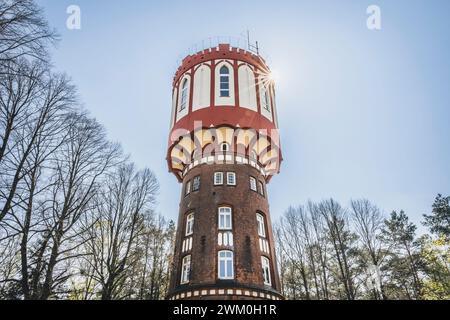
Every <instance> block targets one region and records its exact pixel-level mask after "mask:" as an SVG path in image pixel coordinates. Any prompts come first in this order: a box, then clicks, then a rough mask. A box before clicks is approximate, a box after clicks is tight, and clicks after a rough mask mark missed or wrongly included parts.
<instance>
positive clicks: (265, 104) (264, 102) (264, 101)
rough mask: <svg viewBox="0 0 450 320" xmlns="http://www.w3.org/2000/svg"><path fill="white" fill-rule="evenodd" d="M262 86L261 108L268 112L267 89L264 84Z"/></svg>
mask: <svg viewBox="0 0 450 320" xmlns="http://www.w3.org/2000/svg"><path fill="white" fill-rule="evenodd" d="M262 86H263V89H262V90H263V108H264V109H265V110H267V111H269V112H270V100H269V90H268V88H267V86H266V85H265V84H263V85H262Z"/></svg>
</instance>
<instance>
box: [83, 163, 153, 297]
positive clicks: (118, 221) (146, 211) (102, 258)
mask: <svg viewBox="0 0 450 320" xmlns="http://www.w3.org/2000/svg"><path fill="white" fill-rule="evenodd" d="M157 190H158V183H157V180H156V178H155V176H154V175H153V173H152V172H151V171H150V170H148V169H146V170H143V171H138V172H136V170H135V168H134V165H130V164H128V165H123V166H121V167H119V169H118V170H117V172H116V173H115V174H113V175H111V177H110V178H109V179H108V181H107V183H106V185H105V188H104V189H103V190H102V192H101V193H100V194H99V196H98V197H96V200H95V210H93V211H92V212H91V217H90V220H88V222H87V224H88V225H90V228H89V229H88V235H89V237H88V238H87V239H86V246H87V248H86V250H87V252H89V253H90V254H92V259H88V260H87V261H88V263H90V264H92V267H93V269H94V279H95V280H96V281H97V282H98V283H99V284H100V286H101V299H103V300H112V299H124V298H127V297H129V294H130V292H129V291H127V290H124V288H125V287H126V282H127V281H128V280H129V278H128V277H129V276H130V273H129V272H130V271H131V270H132V266H133V265H134V264H135V263H136V262H137V261H138V260H139V250H135V244H136V242H137V241H138V239H139V238H140V237H141V236H142V235H143V233H144V232H145V223H144V222H145V219H146V217H148V216H149V215H151V207H152V205H153V203H154V201H155V195H156V192H157Z"/></svg>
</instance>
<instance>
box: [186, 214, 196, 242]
mask: <svg viewBox="0 0 450 320" xmlns="http://www.w3.org/2000/svg"><path fill="white" fill-rule="evenodd" d="M193 233H194V214H193V213H190V214H189V215H188V216H187V218H186V236H190V235H192V234H193Z"/></svg>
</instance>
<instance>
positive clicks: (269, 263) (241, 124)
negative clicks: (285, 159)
mask: <svg viewBox="0 0 450 320" xmlns="http://www.w3.org/2000/svg"><path fill="white" fill-rule="evenodd" d="M276 111H277V110H276V104H275V90H274V83H273V77H272V76H271V71H270V69H269V67H268V66H267V64H266V62H265V60H264V59H263V58H262V57H261V56H260V55H259V53H257V52H253V51H251V50H249V48H247V49H242V48H239V47H237V46H236V47H235V46H232V45H230V44H218V45H217V46H214V47H210V48H207V49H204V50H202V51H200V52H197V53H195V54H191V55H189V56H187V57H186V58H184V59H183V61H182V63H181V66H180V67H179V68H178V70H177V72H176V74H175V76H174V80H173V99H172V115H171V124H170V135H169V141H168V152H167V163H168V167H169V170H170V171H171V172H172V173H173V174H174V175H175V176H176V178H177V179H178V181H179V182H180V184H182V191H181V200H180V211H179V218H178V229H177V235H176V241H175V252H174V258H173V270H172V273H171V280H170V287H169V293H168V299H175V300H182V299H224V300H237V299H265V300H266V299H272V300H279V299H282V298H283V297H282V296H281V294H280V281H279V276H278V271H277V264H276V257H275V247H274V236H273V233H272V223H271V219H270V214H269V203H268V194H267V189H266V184H267V183H269V181H270V179H271V177H272V176H273V175H275V174H277V173H278V172H279V168H280V162H281V149H280V143H279V136H278V121H277V112H276Z"/></svg>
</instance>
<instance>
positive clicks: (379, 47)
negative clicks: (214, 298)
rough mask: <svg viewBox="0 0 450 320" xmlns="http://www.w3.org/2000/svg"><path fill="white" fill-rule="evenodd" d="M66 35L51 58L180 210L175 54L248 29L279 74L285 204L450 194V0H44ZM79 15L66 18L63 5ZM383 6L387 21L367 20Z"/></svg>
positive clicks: (423, 205)
mask: <svg viewBox="0 0 450 320" xmlns="http://www.w3.org/2000/svg"><path fill="white" fill-rule="evenodd" d="M37 2H38V3H39V4H40V5H41V6H43V7H44V9H45V13H46V16H47V18H48V19H49V21H50V24H51V25H52V26H53V27H54V28H56V29H57V30H58V32H59V33H60V34H61V42H60V43H59V45H58V48H57V49H56V50H54V52H53V54H52V55H53V61H54V65H55V67H56V68H57V69H58V70H61V71H65V72H67V73H68V74H69V75H70V76H71V77H72V78H73V81H74V83H75V84H76V85H77V86H78V89H79V94H80V98H81V100H82V102H83V103H84V105H85V107H86V109H88V110H89V111H90V112H91V114H92V115H93V116H95V117H96V118H97V119H98V120H99V121H100V122H101V123H102V124H103V125H104V126H105V127H106V129H107V130H108V134H109V136H110V138H111V139H112V140H114V141H119V142H121V143H122V145H123V147H124V149H125V151H126V152H127V153H129V154H130V155H131V158H132V160H133V161H134V162H136V164H137V165H138V166H140V167H145V166H147V167H149V168H151V169H152V170H153V171H154V172H155V173H156V175H157V177H158V179H159V181H160V184H161V191H160V196H159V204H158V210H159V211H160V212H161V213H162V214H164V215H165V216H166V217H168V218H170V219H175V220H176V218H177V215H178V202H179V199H180V185H179V184H178V183H177V181H176V179H175V177H174V176H172V175H171V174H170V173H168V170H167V164H166V161H165V156H166V141H167V135H168V130H169V117H170V109H171V82H172V77H173V73H174V71H175V69H176V67H177V61H178V60H179V58H180V55H181V54H183V53H185V52H186V50H187V49H188V48H189V47H191V46H192V45H193V44H195V43H198V42H199V41H201V40H203V39H208V38H209V37H216V36H239V35H240V34H242V33H243V32H245V30H247V29H249V30H250V32H251V35H252V37H253V38H254V39H256V40H258V41H259V43H260V46H261V48H262V50H263V52H264V55H265V57H266V58H267V60H268V62H269V64H270V67H271V68H272V69H273V70H274V71H275V72H276V73H277V75H278V76H277V78H278V79H277V83H276V89H277V105H278V117H279V123H280V130H281V131H280V134H281V139H282V140H281V141H282V147H283V156H284V159H285V160H284V162H283V164H282V167H281V173H280V174H279V175H278V176H276V177H274V178H273V179H272V181H271V183H270V185H269V187H268V189H269V190H268V191H269V201H270V204H271V214H272V216H273V219H274V220H277V218H278V217H280V215H281V214H282V213H283V212H284V210H285V209H286V208H287V207H288V206H289V205H291V204H292V205H295V204H301V203H305V202H306V201H307V200H308V199H311V200H321V199H325V198H328V197H333V198H335V199H337V200H339V201H340V202H341V203H342V204H343V205H347V204H348V201H349V200H350V199H352V198H359V197H365V198H368V199H369V200H371V201H373V202H374V203H376V204H377V205H378V206H379V207H380V208H382V209H383V210H384V211H385V212H386V213H389V212H390V211H392V210H394V209H404V210H405V211H406V212H407V213H408V214H409V215H410V216H411V218H412V219H413V221H414V222H416V223H417V222H419V221H420V220H421V215H422V214H423V213H428V212H429V210H430V207H431V204H432V202H433V199H434V197H435V196H436V194H437V193H443V194H447V195H448V194H450V139H449V138H450V125H449V124H450V72H449V71H450V59H449V57H450V32H449V30H450V20H449V19H448V13H449V12H450V1H446V0H443V1H437V0H434V1H411V0H409V1H406V0H404V1H401V0H398V1H377V0H372V1H363V0H358V1H356V0H354V1H349V0H347V1H334V0H329V1H324V0H315V1H298V0H296V1H261V0H259V1H232V0H228V1H186V0H185V1H147V0H145V1H144V0H142V1H138V0H134V1H126V2H125V1H120V0H70V1H66V0H58V1H55V0H38V1H37ZM71 4H75V5H78V6H80V8H81V12H82V17H81V21H82V28H81V30H68V29H67V28H66V19H67V17H68V15H67V14H66V8H67V7H68V6H69V5H71ZM371 4H375V5H378V6H379V7H380V8H381V14H382V30H380V31H370V30H368V29H367V27H366V19H367V14H366V8H367V7H368V6H369V5H371Z"/></svg>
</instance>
